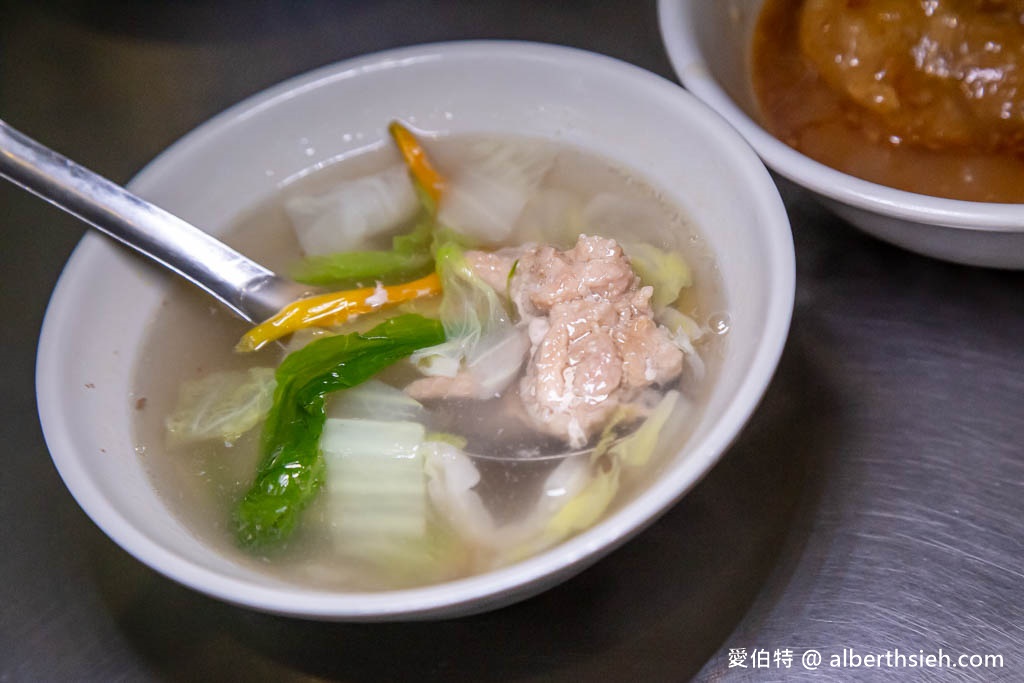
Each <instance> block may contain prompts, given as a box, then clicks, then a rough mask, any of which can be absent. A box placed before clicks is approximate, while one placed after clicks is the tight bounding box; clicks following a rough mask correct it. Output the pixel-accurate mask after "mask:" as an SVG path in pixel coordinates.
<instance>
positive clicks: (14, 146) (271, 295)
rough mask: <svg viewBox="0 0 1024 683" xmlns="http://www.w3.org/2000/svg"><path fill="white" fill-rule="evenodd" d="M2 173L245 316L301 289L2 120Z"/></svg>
mask: <svg viewBox="0 0 1024 683" xmlns="http://www.w3.org/2000/svg"><path fill="white" fill-rule="evenodd" d="M0 176H2V177H4V178H6V179H7V180H9V181H11V182H12V183H14V184H15V185H18V186H20V187H22V188H24V189H25V190H28V191H29V192H31V193H33V194H35V195H37V196H39V197H41V198H42V199H45V200H46V201H48V202H50V203H51V204H53V205H54V206H57V207H59V208H61V209H63V210H64V211H67V212H68V213H70V214H72V215H73V216H76V217H78V218H79V219H81V220H83V221H85V222H86V223H88V224H89V225H91V226H93V227H94V228H96V229H98V230H100V231H101V232H104V233H106V234H107V235H109V236H111V237H113V238H114V239H116V240H118V241H120V242H122V243H123V244H126V245H127V246H129V247H131V248H133V249H135V250H137V251H139V252H141V253H142V254H145V255H146V256H148V257H150V258H152V259H153V260H155V261H157V262H158V263H160V264H161V265H164V266H166V267H167V268H170V269H171V270H173V271H175V272H176V273H178V274H179V275H181V276H182V277H184V278H186V279H188V280H190V281H191V282H193V283H195V284H196V285H198V286H199V287H200V288H202V289H204V290H205V291H207V292H208V293H209V294H211V295H213V296H214V297H215V298H217V299H219V300H220V301H221V302H222V303H224V305H226V306H227V307H228V308H230V309H231V310H232V311H234V312H235V313H237V314H238V315H240V316H241V317H243V318H245V319H246V320H248V321H250V322H254V323H256V322H260V321H262V320H265V319H266V318H268V317H270V316H271V315H273V314H274V313H276V312H277V311H278V310H279V309H280V308H281V307H282V306H284V305H285V304H286V303H288V302H289V301H292V300H294V299H296V298H298V297H299V296H302V295H303V294H304V293H306V292H305V288H303V287H302V286H301V285H299V284H298V283H295V282H291V281H290V280H286V279H285V278H281V277H279V276H277V275H275V274H274V273H273V272H272V271H270V270H268V269H266V268H264V267H263V266H261V265H260V264H258V263H256V262H255V261H252V260H250V259H248V258H246V257H245V256H243V255H242V254H239V253H238V252H237V251H235V250H234V249H232V248H230V247H228V246H227V245H226V244H224V243H222V242H220V241H218V240H216V239H214V238H213V237H211V236H210V235H208V234H206V233H205V232H203V231H202V230H200V229H199V228H196V227H194V226H193V225H190V224H189V223H187V222H185V221H183V220H182V219H180V218H178V217H177V216H174V215H172V214H170V213H168V212H167V211H164V210H163V209H161V208H160V207H158V206H154V205H153V204H150V203H149V202H147V201H145V200H144V199H141V198H139V197H137V196H135V195H134V194H132V193H131V192H129V191H128V190H126V189H124V188H123V187H121V186H119V185H116V184H115V183H112V182H111V181H109V180H107V179H106V178H104V177H102V176H100V175H98V174H96V173H94V172H92V171H90V170H89V169H87V168H84V167H82V166H80V165H78V164H76V163H75V162H73V161H71V160H70V159H67V158H66V157H64V156H61V155H60V154H58V153H57V152H55V151H53V150H52V149H49V148H48V147H45V146H44V145H41V144H39V143H38V142H36V141H35V140H33V139H31V138H29V137H28V136H26V135H24V134H22V133H20V132H19V131H17V130H15V129H14V128H12V127H10V126H9V125H7V123H5V122H4V121H2V120H0Z"/></svg>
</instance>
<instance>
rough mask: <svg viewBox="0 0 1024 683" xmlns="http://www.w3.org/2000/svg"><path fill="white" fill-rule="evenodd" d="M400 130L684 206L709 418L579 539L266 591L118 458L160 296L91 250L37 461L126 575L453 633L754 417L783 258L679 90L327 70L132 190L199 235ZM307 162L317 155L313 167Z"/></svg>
mask: <svg viewBox="0 0 1024 683" xmlns="http://www.w3.org/2000/svg"><path fill="white" fill-rule="evenodd" d="M394 118H401V119H404V120H406V121H409V122H413V123H414V124H415V125H416V126H418V127H420V128H422V129H425V130H430V131H437V132H439V133H480V132H499V133H501V132H504V133H508V132H514V133H519V134H526V135H531V136H539V137H545V138H550V139H553V140H559V141H563V142H566V143H569V144H572V145H577V146H581V147H583V148H587V149H590V150H593V151H595V152H597V153H599V154H601V155H603V156H605V157H607V158H609V159H612V160H615V161H618V162H620V163H621V164H623V165H624V166H627V167H631V168H635V169H639V170H640V171H641V172H642V173H643V174H644V175H645V176H646V177H648V178H649V179H650V180H651V181H653V183H654V184H655V185H656V186H658V187H660V188H661V190H663V191H664V192H665V193H666V194H667V195H668V197H669V198H670V199H671V200H674V201H677V202H678V203H679V204H681V205H682V206H684V207H685V208H686V210H687V211H688V212H689V213H690V214H691V216H692V217H693V218H694V219H695V220H696V221H697V223H698V224H699V225H700V226H703V232H704V234H705V235H706V238H707V240H708V242H709V243H710V245H711V247H712V248H713V249H714V251H715V253H716V254H717V256H718V263H719V266H720V269H721V275H722V278H723V280H724V282H725V284H726V289H727V291H726V296H727V297H728V301H729V302H730V303H729V307H730V313H731V318H732V330H731V332H730V333H729V336H728V338H727V344H726V358H725V361H724V367H723V369H722V371H721V376H720V378H719V380H718V382H717V385H716V386H715V388H714V390H713V392H712V395H711V398H710V403H709V405H708V407H707V409H706V411H705V413H704V416H703V419H702V420H701V422H700V424H699V426H698V427H697V430H696V433H695V434H694V436H693V438H692V439H690V440H689V441H688V442H687V443H685V444H681V445H680V446H679V448H678V452H677V453H675V454H674V455H673V456H671V459H670V462H669V464H668V466H667V467H666V469H665V471H664V474H663V476H661V477H660V478H659V479H658V480H657V481H656V482H655V483H654V484H653V485H652V486H651V487H650V488H649V489H648V490H647V491H646V492H644V493H643V494H642V495H640V496H638V497H637V498H636V499H635V500H633V501H632V502H631V503H629V504H627V505H625V506H624V507H622V508H621V509H619V510H618V511H617V512H616V513H614V514H612V515H611V516H609V517H608V518H607V519H605V520H604V521H602V522H601V523H599V524H597V525H596V526H595V527H593V528H591V529H590V530H588V531H586V532H585V533H583V534H581V535H579V536H577V537H575V538H573V539H571V540H569V541H567V542H565V543H563V544H561V545H559V546H557V547H555V548H553V549H551V550H549V551H547V552H544V553H542V554H540V555H537V556H535V557H532V558H530V559H528V560H526V561H523V562H520V563H518V564H515V565H513V566H509V567H507V568H504V569H501V570H498V571H493V572H490V573H487V574H483V575H479V576H474V577H471V578H467V579H463V580H459V581H453V582H449V583H444V584H439V585H433V586H427V587H424V588H416V589H411V590H401V591H391V592H384V593H374V594H361V593H341V592H329V591H322V590H313V589H304V588H296V587H294V586H289V585H283V584H282V583H281V582H279V581H277V580H274V579H271V578H268V577H267V576H264V575H262V574H259V573H257V572H255V571H252V570H250V569H246V568H244V567H241V566H239V565H238V564H237V563H235V562H232V561H230V560H229V559H227V558H225V557H223V556H222V555H219V554H218V553H217V552H215V551H214V550H212V549H211V548H209V547H207V546H206V545H204V544H203V543H202V542H200V541H199V540H197V539H196V538H195V537H194V536H193V535H192V534H191V533H190V532H189V530H188V529H186V528H185V527H184V526H183V525H182V524H181V523H180V522H179V520H178V519H177V518H175V517H174V516H173V515H172V514H171V513H170V512H169V511H168V510H167V509H166V508H165V506H164V504H163V503H162V502H161V500H160V498H159V497H158V496H157V495H156V494H155V493H154V490H153V488H152V486H151V485H150V482H149V480H148V478H147V474H146V471H145V470H144V468H143V466H142V463H141V462H140V458H139V456H138V455H137V454H136V453H135V452H134V450H133V443H132V421H131V410H132V408H131V406H130V400H129V392H130V390H131V386H132V382H131V380H132V375H133V368H134V366H135V362H136V357H137V355H138V350H139V346H140V343H141V340H142V338H143V332H144V329H145V326H146V323H147V321H148V320H150V319H151V317H152V316H153V314H154V312H155V311H156V308H157V306H158V305H159V302H160V299H161V296H162V295H163V293H164V290H165V287H166V283H167V278H166V277H163V274H162V273H159V272H157V269H156V267H155V266H151V265H150V264H149V263H144V262H142V261H141V260H140V259H138V258H136V257H134V256H131V255H129V254H127V253H126V252H125V251H124V250H123V249H122V248H121V247H119V246H116V245H115V244H114V243H112V242H110V241H108V240H106V239H105V238H102V237H100V236H97V235H93V234H90V235H87V236H86V238H85V239H84V240H83V241H82V243H81V244H80V245H79V246H78V248H77V249H76V251H75V253H74V255H73V257H72V258H71V260H70V262H69V263H68V265H67V267H66V269H65V270H64V273H63V274H62V275H61V278H60V281H59V283H58V285H57V287H56V290H55V292H54V294H53V298H52V300H51V302H50V306H49V308H48V310H47V313H46V319H45V322H44V325H43V330H42V337H41V339H40V343H39V352H38V371H37V393H38V402H39V411H40V416H41V419H42V424H43V430H44V432H45V436H46V441H47V444H48V446H49V449H50V451H51V453H52V455H53V460H54V463H55V464H56V466H57V469H58V470H59V471H60V474H61V476H62V477H63V479H64V481H65V483H66V484H67V487H68V488H69V489H70V491H71V493H72V494H73V495H74V497H75V499H76V500H77V501H78V503H79V504H80V505H81V506H82V508H83V509H84V510H85V511H86V512H87V513H88V515H89V516H90V517H91V518H92V519H93V520H94V521H95V522H96V524H98V525H99V526H100V527H101V528H102V529H103V530H104V531H105V532H106V533H107V534H108V535H109V536H110V537H111V538H112V539H113V540H114V541H116V542H117V543H118V544H119V545H121V546H122V547H123V548H124V549H125V550H127V551H128V552H129V553H131V554H132V555H134V556H135V557H137V558H138V559H139V560H141V561H142V562H144V563H146V564H148V565H149V566H151V567H153V568H154V569H156V570H158V571H160V572H162V573H163V574H165V575H167V576H168V577H171V578H172V579H175V580H177V581H179V582H181V583H183V584H185V585H188V586H191V587H192V588H194V589H196V590H199V591H202V592H204V593H207V594H209V595H212V596H215V597H218V598H221V599H223V600H226V601H229V602H232V603H236V604H240V605H245V606H249V607H252V608H257V609H260V610H266V611H270V612H275V613H281V614H291V615H301V616H306V617H312V618H321V619H350V620H373V619H388V618H411V617H427V616H440V615H452V614H462V613H468V612H473V611H479V610H484V609H488V608H492V607H496V606H499V605H502V604H505V603H508V602H511V601H513V600H517V599H521V598H523V597H526V596H528V595H531V594H533V593H536V592H538V591H540V590H542V589H544V588H546V587H548V586H551V585H553V584H554V583H556V582H558V581H560V580H563V579H565V578H567V577H568V576H570V575H572V574H573V573H575V572H577V571H579V570H581V569H582V568H584V567H585V566H586V565H588V564H590V563H592V562H594V561H595V560H596V559H598V558H599V557H600V556H602V555H603V554H605V553H607V552H609V551H610V550H611V549H612V548H614V547H615V546H617V545H619V544H621V543H622V542H624V541H625V540H626V539H627V538H629V537H630V536H632V535H633V534H635V533H637V531H639V530H640V529H641V528H643V527H644V526H645V525H646V524H648V523H650V522H651V521H652V520H653V519H655V518H656V517H657V516H658V515H660V514H661V513H662V512H664V511H665V510H666V508H668V507H669V506H670V505H671V504H672V503H673V502H674V501H676V500H677V499H678V498H679V497H680V496H682V495H683V494H684V493H685V492H686V491H687V490H688V489H689V488H690V487H692V486H693V485H694V484H695V483H696V482H697V481H698V480H699V479H700V478H701V476H702V475H704V474H705V473H706V472H707V471H708V469H709V468H710V467H711V466H712V465H713V464H714V463H715V462H716V461H717V460H718V458H719V457H720V456H721V455H722V453H723V451H724V450H725V449H726V448H727V447H728V445H729V443H730V442H731V441H732V440H733V438H734V437H735V436H736V434H737V432H738V431H739V430H740V428H741V427H742V426H743V424H744V423H745V422H746V420H747V419H748V417H749V416H750V414H751V412H752V411H753V410H754V407H755V406H756V404H757V403H758V400H759V399H760V397H761V395H762V393H763V391H764V390H765V387H766V386H767V384H768V382H769V379H770V378H771V376H772V373H773V371H774V369H775V367H776V364H777V362H778V359H779V355H780V353H781V351H782V347H783V344H784V342H785V338H786V335H787V331H788V328H789V320H790V314H791V311H792V304H793V293H794V262H793V246H792V242H791V235H790V232H789V224H788V221H787V218H786V214H785V211H784V208H783V206H782V203H781V200H780V199H779V196H778V194H777V192H776V189H775V186H774V185H773V183H772V181H771V178H770V176H769V174H768V173H767V171H766V170H765V168H764V166H763V165H762V164H761V162H760V161H759V160H758V158H757V156H756V155H755V154H754V153H753V151H752V150H751V149H750V148H749V147H748V146H747V145H746V143H744V141H743V140H742V138H740V136H738V135H737V134H736V133H735V131H733V130H732V129H731V128H730V127H729V126H727V125H726V124H725V123H724V122H723V121H722V120H721V119H720V118H719V117H718V116H717V115H716V114H714V113H713V112H711V111H710V110H709V109H708V108H707V107H705V106H704V105H702V104H700V103H699V102H698V101H697V100H696V99H694V98H693V97H691V96H690V95H688V94H686V93H685V92H684V91H683V90H682V89H681V88H679V87H678V86H676V85H674V84H672V83H670V82H668V81H666V80H663V79H661V78H659V77H657V76H654V75H652V74H650V73H648V72H646V71H643V70H641V69H638V68H636V67H633V66H630V65H627V64H624V63H621V62H618V61H615V60H613V59H610V58H607V57H602V56H598V55H594V54H590V53H586V52H580V51H577V50H572V49H568V48H562V47H555V46H549V45H536V44H525V43H504V42H471V43H454V44H443V45H426V46H422V47H413V48H407V49H400V50H394V51H390V52H383V53H379V54H373V55H369V56H366V57H362V58H358V59H353V60H350V61H346V62H343V63H340V64H337V65H334V66H328V67H326V68H322V69H320V70H317V71H314V72H312V73H310V74H307V75H304V76H300V77H298V78H295V79H292V80H290V81H287V82H285V83H283V84H281V85H279V86H277V87H274V88H271V89H269V90H268V91H266V92H264V93H262V94H260V95H257V96H255V97H253V98H251V99H249V100H247V101H245V102H243V103H242V104H240V105H238V106H236V107H234V108H232V109H230V110H228V111H226V112H225V113H223V114H221V115H220V116H218V117H216V118H214V119H212V120H211V121H209V122H208V123H206V124H204V125H203V126H201V127H199V128H198V129H197V130H195V131H194V132H192V133H190V134H189V135H187V136H185V137H184V138H182V139H181V140H180V141H178V142H177V143H176V144H174V145H173V146H172V147H170V148H169V149H168V150H167V151H165V152H164V153H163V154H161V155H160V156H159V157H158V158H157V159H156V160H155V161H153V162H152V163H151V164H150V165H149V166H148V167H146V169H145V170H144V171H143V172H142V173H140V174H139V175H138V176H137V177H136V178H135V180H134V181H133V182H132V183H131V187H132V189H134V190H135V191H136V192H138V193H139V194H141V195H143V196H145V197H147V198H148V199H150V200H152V201H154V202H155V203H157V204H158V205H161V206H163V207H165V208H167V209H169V210H171V211H173V212H175V213H177V214H178V215H180V216H182V217H183V218H185V219H186V220H189V221H191V222H193V223H194V224H196V225H200V226H204V228H205V229H207V230H209V231H210V232H212V233H214V234H216V233H218V232H220V231H222V230H224V229H225V228H226V227H227V226H228V225H229V224H230V223H231V221H232V219H233V218H234V217H235V216H237V215H238V214H239V213H240V212H241V211H243V210H244V209H246V208H247V207H251V206H253V205H254V204H256V203H258V202H260V201H261V200H263V199H265V198H267V197H269V196H271V195H273V194H274V193H275V192H276V191H277V184H278V182H279V181H280V180H281V179H283V178H286V177H289V176H291V175H293V174H295V173H298V172H300V171H303V170H305V169H308V168H310V167H311V166H313V165H315V164H317V163H323V162H326V161H328V160H332V159H337V158H340V157H342V156H343V155H346V154H352V153H355V152H356V151H357V150H359V149H361V148H363V147H365V146H367V145H371V144H379V143H380V142H381V141H382V140H383V139H385V136H386V131H385V126H386V123H387V122H388V121H390V120H391V119H394ZM309 149H313V150H315V151H314V152H313V154H312V155H311V154H310V152H309V151H308V150H309Z"/></svg>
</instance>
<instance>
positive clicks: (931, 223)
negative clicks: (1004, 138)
mask: <svg viewBox="0 0 1024 683" xmlns="http://www.w3.org/2000/svg"><path fill="white" fill-rule="evenodd" d="M763 4H764V3H763V0H715V1H714V2H708V1H707V0H659V3H658V12H659V18H660V23H661V34H662V39H663V40H664V41H665V46H666V49H667V50H668V54H669V58H670V60H671V61H672V64H673V66H674V67H675V70H676V73H677V74H678V75H679V79H680V81H681V82H682V83H683V85H684V86H686V89H687V90H689V91H690V92H692V93H693V94H694V95H696V96H697V97H699V98H700V99H701V100H703V101H704V102H705V103H707V104H708V105H710V106H711V107H712V108H713V109H715V111H717V112H718V113H719V114H721V115H722V116H724V117H725V118H726V119H727V120H728V121H729V122H730V123H731V124H732V125H733V126H735V127H736V129H737V130H738V131H739V132H740V133H741V134H742V135H743V137H745V138H746V139H747V141H748V142H750V144H751V145H753V147H754V149H755V150H757V152H758V154H760V155H761V158H762V159H764V161H765V163H766V164H768V166H769V167H771V168H772V169H773V170H775V171H776V172H778V173H779V174H781V175H783V176H785V177H786V178H789V179H790V180H792V181H794V182H796V183H798V184H800V185H803V186H804V187H806V188H808V189H809V190H812V191H813V192H815V193H817V195H818V197H819V198H820V199H821V200H822V201H823V202H824V203H825V204H826V205H827V206H829V207H830V208H831V209H832V210H833V211H834V212H835V213H837V214H839V215H840V216H842V217H843V218H845V219H846V220H848V221H849V222H850V223H852V224H853V225H855V226H857V227H859V228H860V229H862V230H864V231H865V232H867V233H869V234H872V235H875V236H876V237H879V238H881V239H883V240H886V241H888V242H891V243H893V244H897V245H899V246H901V247H904V248H906V249H910V250H912V251H915V252H918V253H921V254H925V255H928V256H934V257H936V258H940V259H946V260H949V261H954V262H958V263H965V264H969V265H979V266H990V267H996V268H1024V205H1019V204H992V203H983V202H966V201H959V200H955V199H942V198H939V197H929V196H926V195H921V194H916V193H913V192H905V191H903V190H896V189H893V188H891V187H885V186H884V185H878V184H876V183H872V182H868V181H866V180H861V179H860V178H855V177H854V176H851V175H848V174H846V173H842V172H840V171H837V170H835V169H832V168H830V167H828V166H825V165H823V164H821V163H819V162H817V161H814V160H813V159H810V158H809V157H806V156H804V155H803V154H801V153H800V152H797V151H796V150H794V149H793V148H791V147H789V146H788V145H786V144H784V143H782V142H780V141H779V140H777V139H775V138H774V137H772V135H771V134H770V133H768V132H767V131H766V130H764V129H763V128H762V127H761V126H760V125H759V124H758V123H757V120H758V117H757V116H756V112H757V105H756V103H755V100H754V95H753V92H752V88H751V82H750V76H749V68H748V66H749V59H750V46H751V38H752V35H753V29H754V25H755V23H756V20H757V16H758V13H759V11H760V8H761V6H762V5H763Z"/></svg>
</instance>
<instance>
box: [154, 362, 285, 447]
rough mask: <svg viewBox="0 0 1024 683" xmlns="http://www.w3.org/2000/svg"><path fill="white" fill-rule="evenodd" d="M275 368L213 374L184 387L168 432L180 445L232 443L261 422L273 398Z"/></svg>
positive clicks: (167, 422)
mask: <svg viewBox="0 0 1024 683" xmlns="http://www.w3.org/2000/svg"><path fill="white" fill-rule="evenodd" d="M274 386H275V381H274V369H273V368H250V369H249V370H242V371H238V370H236V371H225V372H214V373H212V374H210V375H207V376H206V377H203V378H202V379H197V380H191V381H188V382H185V383H184V384H182V385H181V389H180V391H179V394H178V404H177V407H176V408H175V409H174V412H173V413H171V415H170V416H169V417H168V418H167V421H166V426H167V432H168V433H169V434H170V436H171V439H172V440H173V441H175V442H178V443H191V442H195V441H204V440H208V439H220V440H222V441H224V442H225V443H229V444H230V443H232V442H234V441H235V440H236V439H238V438H239V437H240V436H242V434H244V433H246V432H247V431H249V430H250V429H252V428H253V427H255V426H256V425H257V424H259V421H260V420H262V419H263V418H264V417H265V416H266V414H267V412H269V410H270V406H271V404H272V403H273V397H274Z"/></svg>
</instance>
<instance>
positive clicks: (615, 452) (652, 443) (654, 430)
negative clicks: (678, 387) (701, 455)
mask: <svg viewBox="0 0 1024 683" xmlns="http://www.w3.org/2000/svg"><path fill="white" fill-rule="evenodd" d="M679 398H680V394H679V392H678V391H675V390H672V391H669V392H667V393H666V394H665V395H664V396H663V397H662V399H661V401H659V402H658V405H656V406H655V407H654V410H652V411H651V414H650V415H648V416H647V419H646V420H644V422H643V424H641V425H640V426H639V427H638V428H637V430H636V431H635V432H633V433H632V434H630V435H629V436H627V437H625V438H623V439H622V440H621V441H619V442H618V443H617V444H615V445H613V446H612V447H611V448H610V449H609V454H611V455H612V456H614V457H615V458H616V459H617V460H619V461H621V462H622V464H623V465H625V466H627V467H643V466H644V465H646V464H647V463H648V462H649V461H650V459H651V456H652V455H653V454H654V450H655V449H656V448H657V447H658V436H659V435H660V434H661V430H662V429H663V428H664V427H665V423H666V422H668V418H669V417H670V416H671V415H672V411H673V410H674V409H675V407H676V404H677V403H678V402H679Z"/></svg>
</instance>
